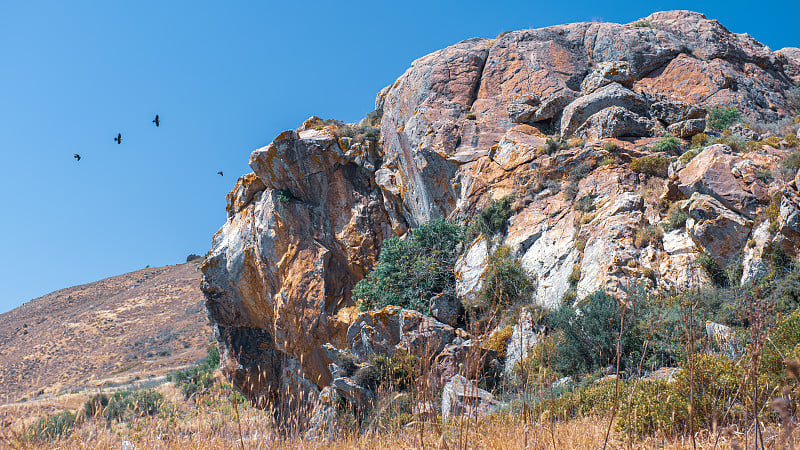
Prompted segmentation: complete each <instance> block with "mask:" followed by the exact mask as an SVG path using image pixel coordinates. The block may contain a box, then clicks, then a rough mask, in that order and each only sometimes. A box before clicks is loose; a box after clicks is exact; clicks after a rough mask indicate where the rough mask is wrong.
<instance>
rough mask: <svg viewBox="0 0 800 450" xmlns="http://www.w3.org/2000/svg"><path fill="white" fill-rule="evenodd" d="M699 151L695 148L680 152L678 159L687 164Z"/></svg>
mask: <svg viewBox="0 0 800 450" xmlns="http://www.w3.org/2000/svg"><path fill="white" fill-rule="evenodd" d="M699 154H700V153H699V152H698V151H697V150H689V151H688V152H686V153H684V154H682V155H681V156H680V158H678V161H680V162H681V163H682V164H684V165H687V164H689V163H690V162H692V160H693V159H694V157H695V156H697V155H699Z"/></svg>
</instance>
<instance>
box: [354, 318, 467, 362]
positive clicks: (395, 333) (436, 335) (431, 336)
mask: <svg viewBox="0 0 800 450" xmlns="http://www.w3.org/2000/svg"><path fill="white" fill-rule="evenodd" d="M455 336H456V332H455V329H454V328H453V327H451V326H449V325H446V324H443V323H441V322H439V321H437V320H435V319H433V318H432V317H428V316H425V315H423V314H422V313H420V312H417V311H414V310H410V309H403V308H400V307H399V306H387V307H385V308H383V309H379V310H375V311H368V312H363V313H360V314H359V315H358V316H357V317H356V319H355V321H354V322H353V323H352V325H350V328H349V329H348V330H347V348H348V349H349V350H350V351H351V352H352V353H353V354H355V355H357V356H358V357H360V358H361V359H362V360H366V359H368V358H369V357H371V356H372V355H374V354H386V355H392V354H394V353H395V351H396V350H397V349H403V350H405V351H407V352H408V353H410V354H412V355H414V356H417V357H420V358H433V357H435V356H436V355H438V354H439V353H440V352H441V351H442V349H443V348H444V347H445V346H446V345H447V344H449V343H450V342H451V341H452V340H453V338H454V337H455Z"/></svg>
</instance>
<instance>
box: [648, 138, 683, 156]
mask: <svg viewBox="0 0 800 450" xmlns="http://www.w3.org/2000/svg"><path fill="white" fill-rule="evenodd" d="M653 149H655V150H656V151H659V152H664V153H670V154H678V152H679V151H680V149H681V141H680V139H678V138H676V137H675V136H673V135H668V136H666V137H664V138H663V139H660V140H659V141H658V142H656V143H655V144H653Z"/></svg>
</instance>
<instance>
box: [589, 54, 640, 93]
mask: <svg viewBox="0 0 800 450" xmlns="http://www.w3.org/2000/svg"><path fill="white" fill-rule="evenodd" d="M634 81H636V77H634V75H633V73H631V68H630V65H629V64H628V62H627V61H603V62H601V63H599V64H598V65H597V66H596V67H595V68H594V69H593V70H592V71H591V72H590V73H589V75H587V76H586V78H584V79H583V81H582V82H581V94H584V95H586V94H591V93H592V92H594V91H596V90H598V89H600V88H601V87H603V86H605V85H607V84H611V83H619V84H621V85H623V86H625V87H627V88H630V87H631V86H633V82H634Z"/></svg>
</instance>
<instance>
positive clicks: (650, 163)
mask: <svg viewBox="0 0 800 450" xmlns="http://www.w3.org/2000/svg"><path fill="white" fill-rule="evenodd" d="M668 167H669V160H668V159H667V158H664V157H663V156H642V157H641V158H636V159H634V160H633V161H632V162H631V170H633V171H634V172H639V173H644V174H647V175H652V176H655V177H661V178H666V176H667V168H668Z"/></svg>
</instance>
